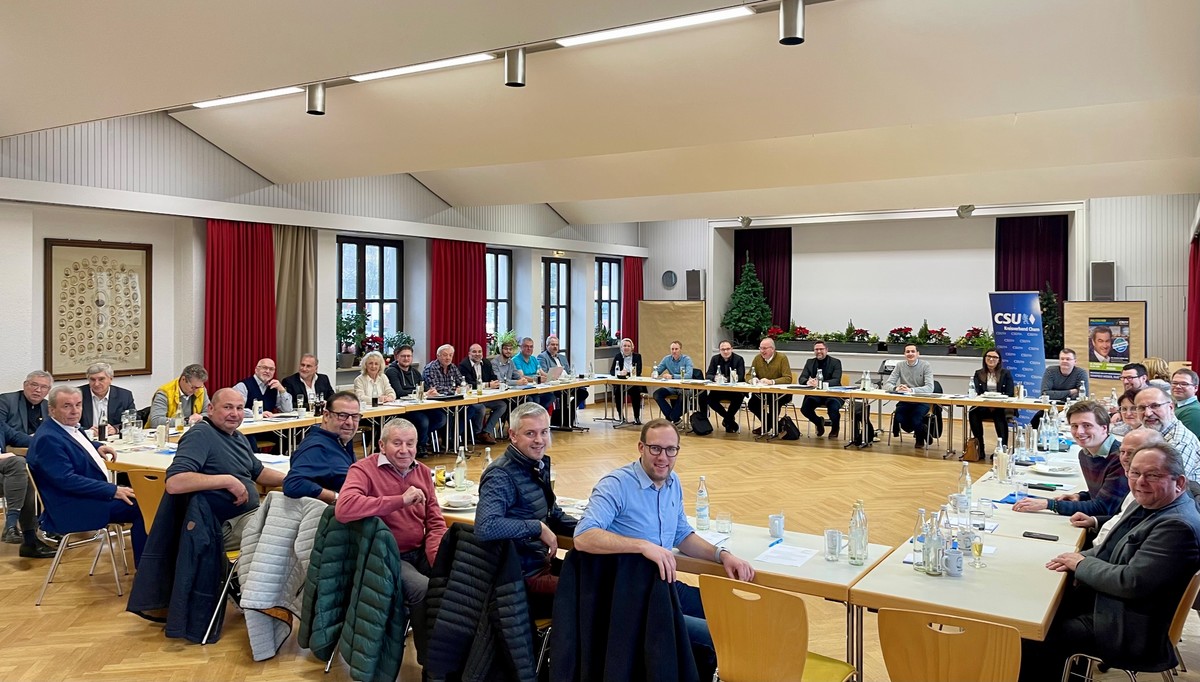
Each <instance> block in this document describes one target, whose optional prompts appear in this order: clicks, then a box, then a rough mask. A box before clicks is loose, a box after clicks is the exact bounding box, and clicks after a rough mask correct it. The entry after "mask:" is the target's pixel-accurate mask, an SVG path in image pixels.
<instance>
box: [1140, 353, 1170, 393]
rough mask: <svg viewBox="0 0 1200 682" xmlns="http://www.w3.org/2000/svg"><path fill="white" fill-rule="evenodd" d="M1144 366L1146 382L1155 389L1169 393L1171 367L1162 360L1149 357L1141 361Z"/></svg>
mask: <svg viewBox="0 0 1200 682" xmlns="http://www.w3.org/2000/svg"><path fill="white" fill-rule="evenodd" d="M1142 364H1143V365H1145V366H1146V381H1147V383H1149V384H1150V385H1151V386H1153V387H1155V388H1161V389H1162V390H1164V391H1166V392H1167V393H1168V394H1169V393H1170V392H1171V366H1170V365H1168V364H1167V361H1166V360H1163V359H1162V358H1156V357H1149V358H1146V359H1145V360H1142Z"/></svg>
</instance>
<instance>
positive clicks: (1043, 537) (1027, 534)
mask: <svg viewBox="0 0 1200 682" xmlns="http://www.w3.org/2000/svg"><path fill="white" fill-rule="evenodd" d="M1021 537H1024V538H1032V539H1034V540H1049V541H1050V542H1057V541H1058V536H1057V535H1050V534H1049V533H1035V532H1033V531H1031V530H1027V531H1025V532H1024V533H1021Z"/></svg>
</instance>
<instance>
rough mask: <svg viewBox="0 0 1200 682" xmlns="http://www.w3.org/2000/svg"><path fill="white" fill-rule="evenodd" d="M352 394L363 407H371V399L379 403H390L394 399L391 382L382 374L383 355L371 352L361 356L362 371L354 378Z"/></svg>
mask: <svg viewBox="0 0 1200 682" xmlns="http://www.w3.org/2000/svg"><path fill="white" fill-rule="evenodd" d="M354 393H355V394H356V395H357V396H358V399H359V400H361V401H362V404H363V406H364V407H373V405H372V404H371V399H372V398H377V399H378V402H380V403H390V402H392V401H393V400H395V399H396V392H395V391H394V390H392V382H390V381H388V378H387V375H386V374H384V372H383V355H382V354H380V353H379V351H376V350H373V351H371V352H370V353H367V354H366V355H364V356H363V359H362V371H361V372H360V373H359V375H358V376H356V377H354Z"/></svg>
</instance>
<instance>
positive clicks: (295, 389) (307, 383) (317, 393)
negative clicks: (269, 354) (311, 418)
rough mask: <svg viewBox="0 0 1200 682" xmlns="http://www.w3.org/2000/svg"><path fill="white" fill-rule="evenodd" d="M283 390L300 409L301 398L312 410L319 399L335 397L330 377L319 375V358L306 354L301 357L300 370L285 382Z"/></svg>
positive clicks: (286, 378)
mask: <svg viewBox="0 0 1200 682" xmlns="http://www.w3.org/2000/svg"><path fill="white" fill-rule="evenodd" d="M283 389H284V390H285V391H287V394H288V395H290V396H292V404H293V405H294V406H296V407H300V405H301V403H300V402H299V400H298V399H299V398H303V399H304V403H303V404H304V405H305V406H307V408H308V409H310V410H311V409H312V406H313V403H314V402H316V401H317V400H318V399H321V400H324V399H326V398H328V397H329V396H331V395H333V384H331V383H329V377H328V376H327V375H325V374H318V373H317V356H315V355H313V354H312V353H305V354H304V355H301V356H300V367H299V370H298V371H297V372H296V373H295V374H293V375H291V376H289V377H285V378H284V380H283Z"/></svg>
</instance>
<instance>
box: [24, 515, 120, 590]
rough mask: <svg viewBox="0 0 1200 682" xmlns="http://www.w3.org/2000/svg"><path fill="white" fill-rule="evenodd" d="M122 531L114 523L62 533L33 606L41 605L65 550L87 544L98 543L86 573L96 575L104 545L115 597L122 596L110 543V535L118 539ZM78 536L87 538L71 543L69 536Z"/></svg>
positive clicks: (114, 553) (115, 561)
mask: <svg viewBox="0 0 1200 682" xmlns="http://www.w3.org/2000/svg"><path fill="white" fill-rule="evenodd" d="M122 530H123V529H122V527H121V525H120V524H115V523H114V524H110V525H108V526H106V527H104V528H102V529H99V530H89V531H75V532H70V533H63V536H62V539H61V540H59V541H58V551H57V552H56V553H55V554H54V560H53V561H51V562H50V570H48V571H46V581H45V582H43V583H42V591H41V592H40V593H38V598H37V601H36V602H34V606H41V605H42V599H43V598H44V597H45V596H46V590H47V589H48V588H49V587H50V583H52V582H54V574H55V573H56V572H57V571H58V566H59V564H61V563H62V559H63V555H64V554H66V552H67V550H69V549H74V548H76V547H82V546H83V545H86V544H88V543H89V542H99V544H98V546H97V547H96V556H95V558H93V559H92V567H91V570H89V571H88V575H95V574H96V565H97V563H98V562H99V561H100V552H102V551H103V550H104V547H105V545H107V546H108V554H109V557H110V558H111V559H112V571H113V581H114V582H115V583H116V584H117V596H118V597H122V596H124V595H125V591H124V590H123V589H122V588H121V577H120V576H119V575H118V574H117V555H116V550H115V549H114V548H113V542H112V533H114V532H115V533H116V534H117V536H118V537H120V535H121V532H122ZM89 534H90V536H89ZM80 535H82V536H88V537H85V538H83V539H79V540H76V541H74V542H72V541H71V536H80ZM121 554H122V559H124V552H122V553H121ZM125 572H126V573H128V572H129V564H128V563H126V565H125Z"/></svg>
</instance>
